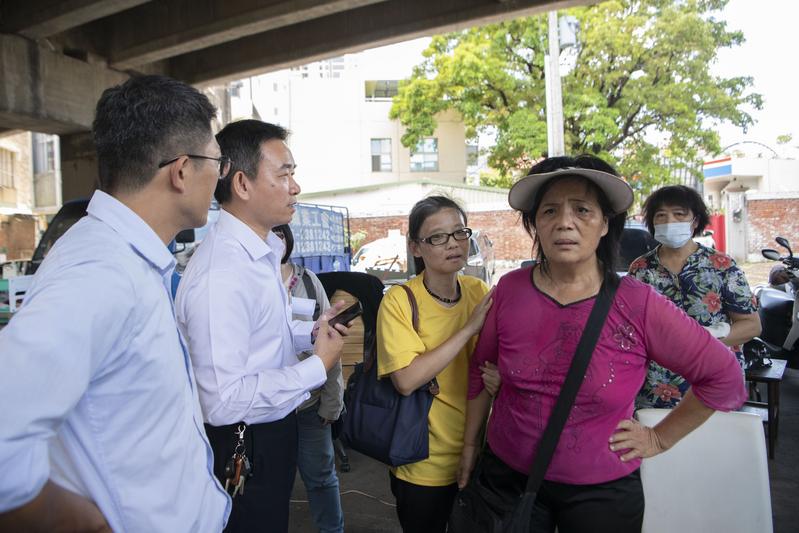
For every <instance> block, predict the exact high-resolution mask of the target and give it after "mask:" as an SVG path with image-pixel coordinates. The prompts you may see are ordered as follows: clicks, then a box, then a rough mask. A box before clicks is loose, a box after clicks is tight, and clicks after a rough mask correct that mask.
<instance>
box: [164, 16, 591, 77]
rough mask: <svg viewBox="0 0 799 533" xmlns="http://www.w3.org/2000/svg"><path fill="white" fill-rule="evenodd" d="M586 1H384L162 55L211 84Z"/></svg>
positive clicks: (173, 68)
mask: <svg viewBox="0 0 799 533" xmlns="http://www.w3.org/2000/svg"><path fill="white" fill-rule="evenodd" d="M586 3H588V1H587V0H582V1H581V0H566V1H559V2H553V1H552V0H503V1H500V0H436V1H434V2H431V1H430V0H388V1H386V2H382V3H380V4H376V5H370V6H365V7H362V8H360V9H356V10H351V11H347V12H343V13H338V14H335V15H330V16H326V17H324V18H320V19H315V20H311V21H307V22H303V23H301V24H297V25H294V26H291V27H287V28H280V29H277V30H273V31H270V32H266V33H261V34H257V35H253V36H250V37H246V38H243V39H238V40H236V41H233V42H229V43H226V44H221V45H217V46H214V47H211V48H206V49H204V50H201V51H197V52H192V53H188V54H184V55H182V56H178V57H175V58H173V59H171V60H168V62H167V63H168V69H167V70H168V72H169V73H170V75H172V76H174V77H176V78H178V79H182V80H184V81H187V82H189V83H192V84H214V83H221V82H226V81H229V80H231V79H236V78H241V77H244V76H248V75H253V74H259V73H263V72H268V71H273V70H279V69H282V68H288V67H292V66H297V65H301V64H305V63H308V62H311V61H316V60H319V59H324V58H329V57H335V56H339V55H342V54H344V53H351V52H356V51H360V50H364V49H366V48H372V47H375V46H383V45H387V44H392V43H395V42H399V41H404V40H408V39H412V38H416V37H422V36H425V35H432V34H435V33H442V32H448V31H455V30H458V29H463V28H467V27H471V26H476V25H480V24H487V23H491V22H497V21H500V20H503V19H508V18H513V17H521V16H528V15H532V14H538V13H542V12H545V11H548V10H550V9H563V8H565V7H571V6H574V5H579V4H586Z"/></svg>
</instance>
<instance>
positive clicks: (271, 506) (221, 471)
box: [176, 120, 346, 533]
mask: <svg viewBox="0 0 799 533" xmlns="http://www.w3.org/2000/svg"><path fill="white" fill-rule="evenodd" d="M287 136H288V132H287V131H286V130H285V129H283V128H281V127H280V126H276V125H273V124H268V123H265V122H261V121H258V120H242V121H238V122H233V123H231V124H228V125H227V126H226V127H225V128H224V129H223V130H222V131H220V132H219V134H217V141H218V142H219V146H220V147H221V148H222V151H223V152H224V153H225V155H227V156H229V157H230V158H231V159H232V160H233V165H232V167H231V169H230V172H229V173H228V174H227V177H225V179H223V180H222V181H220V183H219V185H218V186H217V189H216V193H215V194H216V199H217V201H218V202H219V204H220V207H221V210H220V214H219V220H218V221H217V223H216V224H215V225H214V227H213V228H211V230H210V231H209V232H208V234H207V235H206V236H205V238H204V239H203V242H202V245H201V246H199V247H198V249H197V251H196V252H195V253H194V255H193V256H192V258H191V260H190V261H189V264H188V265H187V267H186V270H185V272H184V273H183V278H182V279H181V282H180V286H179V287H178V293H177V298H176V313H177V317H178V324H179V325H180V328H181V331H182V332H183V334H184V336H185V338H186V339H187V341H188V345H189V352H190V354H191V361H192V364H193V365H194V370H195V374H196V376H197V383H198V389H199V392H200V404H201V405H202V409H203V414H204V416H205V421H206V422H207V425H206V431H207V433H208V438H209V440H210V442H211V446H212V447H213V449H214V454H215V457H216V462H215V472H216V474H217V476H218V477H219V479H221V480H227V479H230V477H229V475H230V472H226V466H227V465H229V464H230V465H233V464H235V458H234V454H235V453H239V454H241V453H243V454H245V455H246V456H247V458H248V462H249V464H250V466H251V474H252V475H251V476H245V477H244V481H245V482H246V484H245V485H244V486H243V488H244V490H243V491H237V490H236V489H235V488H234V487H233V486H232V485H234V484H235V475H234V477H233V479H234V481H233V482H232V483H229V485H231V486H230V487H229V488H230V491H231V492H232V493H233V496H234V497H233V510H232V512H231V515H230V521H229V523H228V527H227V529H226V531H237V532H238V531H242V532H243V531H259V532H280V533H284V532H286V531H287V530H288V516H289V499H290V497H291V490H292V487H293V485H294V476H295V473H296V464H297V416H296V409H297V407H299V406H300V404H302V403H303V402H304V401H305V400H306V399H308V398H309V396H310V394H309V391H311V390H314V389H317V388H319V387H320V386H321V385H322V384H323V383H324V382H325V380H326V379H327V371H328V370H330V369H331V368H332V367H333V366H334V365H335V364H336V363H337V362H338V361H339V360H340V358H341V349H342V345H343V341H342V338H341V335H340V333H344V334H345V333H346V327H344V326H340V325H339V326H336V327H337V328H340V329H339V330H336V329H333V328H330V327H328V324H327V321H328V319H330V318H331V317H332V316H333V315H335V314H336V313H338V312H339V311H340V310H341V305H339V306H334V307H332V308H331V309H329V310H328V311H326V312H324V313H322V315H321V316H320V318H319V320H318V321H317V322H316V325H315V324H314V323H313V322H299V321H293V320H292V312H291V306H290V304H289V300H288V294H287V293H286V290H285V288H284V286H283V281H282V276H281V274H280V260H281V258H282V257H283V251H284V244H283V241H281V240H280V238H278V237H277V236H276V235H275V234H274V233H273V232H272V231H271V230H272V228H273V227H275V226H279V225H281V224H287V223H289V222H290V221H291V218H292V216H293V215H294V211H295V204H296V203H297V195H298V194H299V193H300V186H299V185H298V184H297V182H296V181H295V180H294V171H295V169H296V164H295V163H294V158H293V156H292V153H291V150H289V148H288V146H287V145H286V142H285V141H286V138H287ZM315 327H318V331H317V333H316V334H315V337H316V342H315V343H314V344H313V345H312V344H311V340H312V339H311V334H312V330H313V328H315ZM302 351H312V352H313V354H314V355H312V356H310V357H308V358H307V359H304V360H303V361H299V359H298V358H297V355H296V354H297V353H298V352H302ZM242 429H244V432H243V435H242V432H241V430H242ZM242 436H243V438H242ZM231 461H233V462H231Z"/></svg>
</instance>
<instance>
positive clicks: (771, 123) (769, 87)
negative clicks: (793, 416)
mask: <svg viewBox="0 0 799 533" xmlns="http://www.w3.org/2000/svg"><path fill="white" fill-rule="evenodd" d="M718 18H721V19H724V20H726V21H727V23H728V28H729V29H730V30H741V31H743V33H744V36H745V38H746V42H745V43H744V44H743V45H741V46H739V47H736V48H733V49H724V50H721V51H720V52H719V56H718V61H717V63H716V64H714V65H711V71H712V72H713V73H714V74H716V75H718V76H725V77H732V76H752V77H753V78H754V85H753V90H754V92H758V93H760V94H762V95H763V100H764V105H763V109H761V110H759V111H758V110H754V109H751V110H749V111H750V114H752V116H753V117H754V118H755V119H756V123H755V125H754V126H753V127H751V128H750V129H749V131H748V132H747V133H746V134H745V133H743V131H742V130H741V129H740V128H736V127H734V126H732V125H722V126H721V127H720V129H719V135H720V137H721V146H722V147H727V146H729V145H731V144H733V143H739V142H741V141H754V142H758V143H763V144H765V145H767V146H769V147H771V148H772V149H774V150H775V151H777V152H778V153H779V155H780V156H783V157H786V156H787V157H799V102H798V101H797V98H798V97H799V32H797V30H796V21H797V20H799V0H731V1H730V3H729V4H728V5H727V7H726V8H725V9H724V11H723V12H722V13H720V14H719V15H718ZM429 42H430V39H429V38H421V39H414V40H412V41H406V42H403V43H399V44H395V45H391V46H384V47H380V48H373V49H371V50H367V51H365V52H362V53H361V54H360V55H359V57H358V64H359V67H360V68H361V69H362V70H363V71H364V73H368V74H369V76H372V77H373V79H397V78H403V77H407V76H409V75H410V73H411V69H412V68H413V66H414V65H416V64H417V63H420V62H421V60H422V50H424V49H425V48H426V47H427V44H428V43H429ZM783 134H791V135H793V141H792V142H791V143H789V144H788V145H787V146H778V145H777V136H779V135H783ZM734 149H735V150H741V151H743V152H744V153H746V154H747V155H752V156H756V155H757V154H758V153H760V152H763V155H764V157H768V156H769V155H770V154H771V152H770V151H768V150H767V149H765V148H762V147H760V146H758V145H754V144H749V143H745V144H739V145H737V146H735V147H734Z"/></svg>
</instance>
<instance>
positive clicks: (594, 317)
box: [447, 284, 617, 533]
mask: <svg viewBox="0 0 799 533" xmlns="http://www.w3.org/2000/svg"><path fill="white" fill-rule="evenodd" d="M616 288H617V287H616V285H614V286H612V287H606V286H605V285H604V284H603V285H602V287H601V288H600V290H599V296H598V297H597V299H596V302H595V303H594V307H593V309H592V310H591V314H590V315H589V317H588V322H587V323H586V326H585V330H583V334H582V336H581V337H580V342H579V343H578V344H577V350H576V351H575V354H574V359H573V360H572V364H571V367H570V368H569V373H568V374H567V375H566V380H565V381H564V382H563V388H561V391H560V395H558V400H557V402H556V403H555V407H554V408H553V410H552V414H551V415H550V417H549V421H548V422H547V427H546V429H545V430H544V434H543V435H542V436H541V442H540V443H539V445H538V452H537V453H536V456H535V459H534V460H533V465H532V467H531V468H530V475H529V477H528V478H527V486H526V488H525V491H524V492H523V493H522V494H521V495H520V496H519V499H518V500H517V501H511V502H508V501H505V500H503V499H502V498H501V497H500V496H499V495H497V494H496V493H495V492H493V491H492V490H490V489H489V488H488V487H486V486H485V485H484V484H483V483H482V481H481V476H480V465H479V464H478V465H477V466H476V467H475V469H474V471H473V472H472V475H471V477H470V478H469V483H468V484H467V485H466V487H464V488H463V490H461V491H460V492H458V495H457V497H456V498H455V504H454V505H453V507H452V513H451V514H450V517H449V522H448V524H447V526H448V527H447V531H448V532H449V533H475V532H477V531H480V532H485V533H529V531H530V519H531V517H532V515H533V508H534V506H535V499H536V495H537V493H538V488H539V487H540V486H541V482H542V481H543V480H544V475H545V474H546V472H547V468H549V462H550V460H551V459H552V455H553V454H554V453H555V448H556V447H557V445H558V440H559V439H560V434H561V432H562V431H563V427H564V426H565V425H566V419H567V418H568V416H569V411H571V408H572V405H573V404H574V399H575V398H576V397H577V391H578V390H579V388H580V384H581V383H582V381H583V377H584V376H585V371H586V369H587V368H588V363H589V362H590V361H591V354H592V353H593V352H594V347H595V346H596V343H597V341H598V340H599V334H600V333H601V332H602V327H603V326H604V324H605V318H606V317H607V315H608V311H610V306H611V304H612V303H613V297H614V295H615V293H616ZM478 463H479V461H478Z"/></svg>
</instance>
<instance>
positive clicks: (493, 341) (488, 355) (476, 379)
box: [466, 280, 504, 400]
mask: <svg viewBox="0 0 799 533" xmlns="http://www.w3.org/2000/svg"><path fill="white" fill-rule="evenodd" d="M503 290H504V284H503V283H502V280H500V282H499V284H498V285H497V288H496V290H495V291H494V295H493V299H494V303H493V304H492V305H491V309H489V310H488V314H487V315H486V319H485V322H483V328H482V329H481V330H480V336H479V337H478V338H477V344H476V345H475V348H474V352H473V353H472V358H471V361H470V362H469V391H468V393H467V395H466V397H467V398H468V399H469V400H473V399H474V398H476V397H477V395H478V394H480V392H482V390H483V377H482V373H481V372H480V365H482V364H483V363H485V362H486V361H489V362H491V363H494V364H496V362H497V360H498V359H499V350H498V340H499V339H498V337H497V317H498V315H499V308H500V305H501V304H500V300H501V298H502V292H503Z"/></svg>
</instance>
